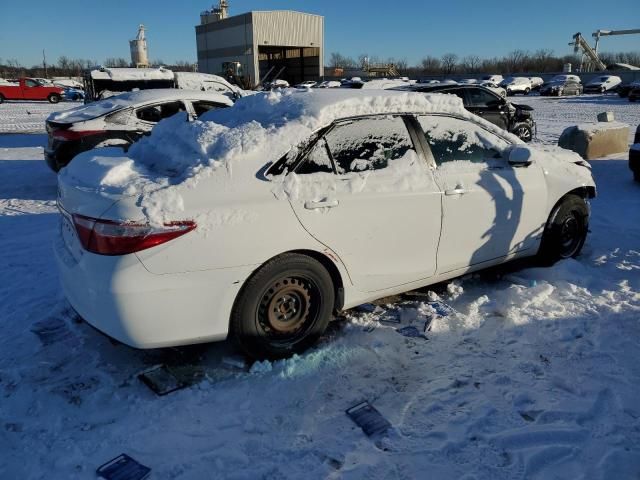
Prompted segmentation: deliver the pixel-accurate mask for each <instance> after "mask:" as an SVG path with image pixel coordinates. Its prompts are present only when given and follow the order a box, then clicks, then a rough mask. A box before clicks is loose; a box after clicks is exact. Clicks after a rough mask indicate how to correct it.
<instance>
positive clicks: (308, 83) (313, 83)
mask: <svg viewBox="0 0 640 480" xmlns="http://www.w3.org/2000/svg"><path fill="white" fill-rule="evenodd" d="M317 84H318V82H316V81H314V80H307V81H306V82H302V83H298V84H297V85H296V88H313V87H315V86H316V85H317Z"/></svg>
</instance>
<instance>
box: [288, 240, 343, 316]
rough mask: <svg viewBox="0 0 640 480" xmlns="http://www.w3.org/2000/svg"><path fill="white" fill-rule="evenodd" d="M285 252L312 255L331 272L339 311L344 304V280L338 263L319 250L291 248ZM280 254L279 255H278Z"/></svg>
mask: <svg viewBox="0 0 640 480" xmlns="http://www.w3.org/2000/svg"><path fill="white" fill-rule="evenodd" d="M285 253H297V254H299V255H306V256H307V257H311V258H313V259H314V260H317V261H318V262H320V264H321V265H322V266H323V267H324V268H325V269H326V270H327V272H329V275H330V276H331V281H332V282H333V288H334V290H335V294H336V295H335V305H334V308H333V309H334V312H339V311H340V310H342V307H343V305H344V283H343V281H342V275H340V271H339V270H338V267H336V264H335V263H333V261H332V260H331V259H330V258H329V257H328V256H327V255H324V254H323V253H321V252H317V251H315V250H291V251H289V252H285ZM278 256H279V255H278Z"/></svg>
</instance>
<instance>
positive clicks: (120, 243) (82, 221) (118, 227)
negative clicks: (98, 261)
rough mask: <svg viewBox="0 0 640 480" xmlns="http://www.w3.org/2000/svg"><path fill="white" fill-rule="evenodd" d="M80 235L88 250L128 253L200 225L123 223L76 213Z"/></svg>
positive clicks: (99, 252)
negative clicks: (154, 225) (158, 225)
mask: <svg viewBox="0 0 640 480" xmlns="http://www.w3.org/2000/svg"><path fill="white" fill-rule="evenodd" d="M73 223H74V225H75V227H76V232H78V238H79V239H80V243H82V246H83V247H84V249H85V250H88V251H89V252H92V253H97V254H99V255H126V254H128V253H135V252H139V251H141V250H146V249H147V248H151V247H155V246H157V245H161V244H163V243H166V242H168V241H169V240H173V239H174V238H178V237H180V236H182V235H184V234H185V233H189V232H190V231H191V230H194V229H195V228H196V223H195V222H191V221H185V222H171V223H167V224H165V225H163V226H162V227H153V226H151V225H148V224H140V223H126V222H124V223H119V222H113V221H110V220H99V219H96V218H91V217H85V216H84V215H73Z"/></svg>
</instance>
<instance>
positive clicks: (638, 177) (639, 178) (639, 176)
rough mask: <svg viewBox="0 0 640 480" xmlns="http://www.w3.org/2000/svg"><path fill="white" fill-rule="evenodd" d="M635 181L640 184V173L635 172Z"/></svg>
mask: <svg viewBox="0 0 640 480" xmlns="http://www.w3.org/2000/svg"><path fill="white" fill-rule="evenodd" d="M633 180H634V181H636V182H640V171H635V172H633Z"/></svg>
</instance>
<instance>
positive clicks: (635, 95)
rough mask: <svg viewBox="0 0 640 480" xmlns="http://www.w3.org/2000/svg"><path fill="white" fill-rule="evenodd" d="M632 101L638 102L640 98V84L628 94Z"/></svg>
mask: <svg viewBox="0 0 640 480" xmlns="http://www.w3.org/2000/svg"><path fill="white" fill-rule="evenodd" d="M627 97H628V98H629V101H630V102H637V101H638V100H640V86H638V87H634V88H632V89H631V90H629V94H628V95H627Z"/></svg>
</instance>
